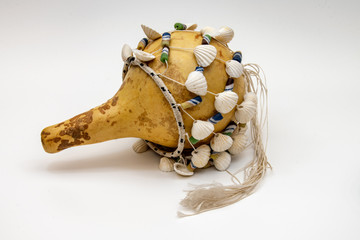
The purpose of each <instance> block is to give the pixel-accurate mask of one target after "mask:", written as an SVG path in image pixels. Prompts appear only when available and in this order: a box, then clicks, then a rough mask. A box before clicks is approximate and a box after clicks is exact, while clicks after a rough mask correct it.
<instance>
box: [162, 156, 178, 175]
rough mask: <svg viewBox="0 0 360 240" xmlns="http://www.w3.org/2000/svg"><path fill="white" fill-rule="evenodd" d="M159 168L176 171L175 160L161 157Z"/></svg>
mask: <svg viewBox="0 0 360 240" xmlns="http://www.w3.org/2000/svg"><path fill="white" fill-rule="evenodd" d="M159 168H160V170H161V171H163V172H172V171H174V160H172V159H169V158H167V157H162V158H161V159H160V163H159Z"/></svg>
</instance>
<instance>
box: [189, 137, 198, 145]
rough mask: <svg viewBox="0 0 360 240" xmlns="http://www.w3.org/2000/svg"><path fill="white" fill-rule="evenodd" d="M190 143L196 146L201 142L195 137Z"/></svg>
mask: <svg viewBox="0 0 360 240" xmlns="http://www.w3.org/2000/svg"><path fill="white" fill-rule="evenodd" d="M190 142H191V144H196V143H198V142H199V140H197V139H196V138H194V137H193V136H191V137H190Z"/></svg>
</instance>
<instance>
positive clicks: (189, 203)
mask: <svg viewBox="0 0 360 240" xmlns="http://www.w3.org/2000/svg"><path fill="white" fill-rule="evenodd" d="M261 73H263V70H262V69H261V67H260V66H258V65H257V64H245V65H244V76H245V87H246V90H247V91H251V92H254V93H256V94H257V96H258V109H259V110H260V111H258V112H257V113H256V114H255V117H254V118H253V119H252V120H251V121H250V130H251V140H252V141H251V143H250V145H251V146H252V147H253V150H254V158H253V160H252V161H251V162H250V163H249V164H248V165H247V166H246V167H244V168H242V169H239V170H238V171H236V172H234V173H230V172H229V171H227V172H228V173H229V174H230V175H231V176H232V181H233V183H234V184H233V185H226V186H225V185H222V184H220V183H212V184H203V185H193V187H192V189H191V190H187V195H186V197H185V198H184V199H183V200H182V201H181V202H180V205H181V206H183V207H184V209H185V210H186V211H187V212H190V213H184V212H181V211H179V212H178V216H179V217H186V216H192V215H196V214H199V213H202V212H206V211H209V210H213V209H217V208H222V207H225V206H228V205H230V204H233V203H235V202H238V201H240V200H242V199H244V198H246V197H247V196H249V195H251V194H252V193H254V191H255V190H256V187H257V186H258V184H259V183H260V182H261V180H262V179H263V178H264V176H265V174H266V171H267V169H268V168H270V169H271V165H270V164H269V163H268V161H267V157H266V146H267V135H268V134H267V130H268V106H267V102H268V101H267V94H268V93H267V87H266V77H265V75H264V74H262V76H263V79H262V78H261ZM264 129H266V138H265V146H264V144H263V140H262V138H263V134H262V131H263V130H264ZM239 173H243V179H242V181H240V180H239V179H238V178H237V177H236V175H237V174H239Z"/></svg>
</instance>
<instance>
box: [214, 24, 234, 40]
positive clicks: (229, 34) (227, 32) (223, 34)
mask: <svg viewBox="0 0 360 240" xmlns="http://www.w3.org/2000/svg"><path fill="white" fill-rule="evenodd" d="M233 37H234V30H232V29H231V28H230V27H221V28H220V29H219V35H218V36H216V39H217V40H219V41H220V42H223V43H229V42H230V41H231V40H232V39H233Z"/></svg>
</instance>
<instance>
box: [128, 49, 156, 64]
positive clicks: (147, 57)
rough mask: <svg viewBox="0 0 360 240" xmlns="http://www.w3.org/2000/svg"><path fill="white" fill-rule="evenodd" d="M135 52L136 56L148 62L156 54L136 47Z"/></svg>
mask: <svg viewBox="0 0 360 240" xmlns="http://www.w3.org/2000/svg"><path fill="white" fill-rule="evenodd" d="M133 52H134V55H135V57H136V58H137V59H138V60H140V61H142V62H148V61H151V60H153V59H155V56H154V55H152V54H150V53H147V52H144V51H141V50H137V49H134V50H133Z"/></svg>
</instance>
